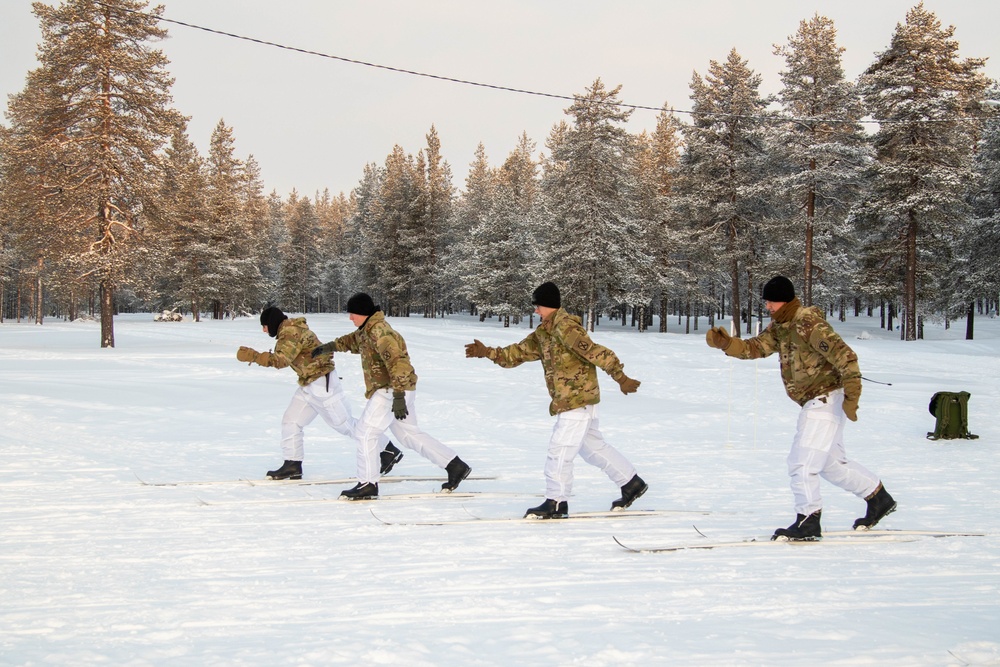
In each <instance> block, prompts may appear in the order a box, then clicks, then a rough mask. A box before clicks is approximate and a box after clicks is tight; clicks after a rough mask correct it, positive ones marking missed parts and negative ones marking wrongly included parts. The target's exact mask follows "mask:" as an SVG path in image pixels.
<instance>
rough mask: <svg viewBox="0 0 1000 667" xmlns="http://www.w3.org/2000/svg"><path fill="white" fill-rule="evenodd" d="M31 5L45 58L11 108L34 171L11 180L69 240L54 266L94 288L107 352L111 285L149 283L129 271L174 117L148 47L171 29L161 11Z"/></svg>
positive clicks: (126, 1) (157, 61) (86, 2)
mask: <svg viewBox="0 0 1000 667" xmlns="http://www.w3.org/2000/svg"><path fill="white" fill-rule="evenodd" d="M33 12H34V14H35V16H37V17H38V19H39V23H40V25H41V31H42V42H41V44H40V45H39V51H38V60H39V63H40V64H39V67H38V68H37V69H35V70H33V71H32V72H30V73H29V74H28V78H27V82H26V85H25V91H24V92H23V93H22V94H20V95H18V96H15V97H13V98H12V99H11V103H10V107H9V109H10V113H9V116H10V117H11V119H12V121H13V125H12V131H13V132H14V134H15V135H16V136H17V140H16V143H17V146H18V168H19V169H21V170H28V171H30V173H31V176H30V177H28V178H26V179H24V180H22V179H15V184H16V185H20V186H22V187H26V188H29V189H30V194H31V195H33V196H35V197H36V201H37V204H36V214H37V215H38V216H39V217H38V218H37V219H38V220H39V221H44V223H43V224H44V225H46V226H47V227H49V228H50V229H52V230H60V232H61V233H62V234H63V235H64V239H65V240H64V243H62V244H60V245H59V246H58V248H59V254H60V255H61V256H60V257H59V258H57V261H60V262H62V263H63V265H64V266H66V267H72V268H73V270H75V271H76V274H75V278H76V280H79V281H86V280H88V279H90V278H92V279H93V280H94V281H96V283H97V284H98V285H99V288H100V305H101V347H113V346H114V342H115V341H114V298H115V290H116V289H117V288H118V287H119V286H120V285H122V284H125V283H127V282H128V281H130V280H131V281H135V282H140V281H142V280H143V278H144V277H143V276H140V275H136V274H135V272H134V271H133V268H134V263H135V257H136V256H137V253H140V252H141V249H142V245H143V237H142V227H143V224H144V223H143V217H142V212H143V209H144V207H145V206H147V205H149V204H150V202H149V198H150V197H151V196H153V191H154V189H155V187H156V184H157V182H158V181H159V178H158V172H159V170H160V169H161V165H160V155H159V152H160V150H161V149H162V147H163V146H164V145H165V144H166V142H167V141H168V139H169V138H170V136H171V135H172V133H173V131H174V128H175V127H176V126H177V124H178V122H179V121H180V116H179V115H178V114H177V113H176V112H175V111H174V110H173V109H171V108H170V104H171V97H170V92H169V91H170V86H171V85H172V84H173V80H172V79H171V78H170V76H169V75H168V73H167V71H166V66H167V59H166V58H165V57H164V55H163V53H162V52H161V51H159V50H156V49H153V48H151V47H150V46H149V42H151V41H154V40H158V39H162V38H163V37H165V36H166V31H165V30H163V29H162V28H160V26H159V23H158V17H159V16H160V15H161V14H162V12H163V7H161V6H158V7H153V8H148V7H147V3H146V2H141V1H138V0H104V1H103V2H96V0H66V1H65V2H63V3H62V4H61V5H59V6H58V7H49V6H47V5H45V4H42V3H40V2H36V3H35V4H34V5H33ZM22 201H23V199H22ZM45 234H46V235H49V234H53V235H54V232H45Z"/></svg>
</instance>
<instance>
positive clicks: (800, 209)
mask: <svg viewBox="0 0 1000 667" xmlns="http://www.w3.org/2000/svg"><path fill="white" fill-rule="evenodd" d="M836 39H837V31H836V29H835V28H834V25H833V21H831V20H830V19H828V18H826V17H824V16H820V15H818V14H817V15H815V16H814V17H813V18H812V19H810V20H808V21H802V22H800V23H799V30H798V32H797V33H796V34H795V35H792V36H791V37H789V39H788V44H787V45H786V46H775V54H776V55H779V56H783V57H784V59H785V65H786V69H785V70H784V71H783V72H782V73H781V81H782V84H783V87H782V90H781V93H780V94H779V100H780V101H781V103H782V106H783V107H784V111H785V113H786V114H787V115H788V116H789V117H790V118H791V120H789V121H788V122H787V123H784V124H783V125H782V126H781V127H780V131H779V133H778V136H777V137H776V138H775V141H774V145H775V147H776V150H777V152H778V153H779V156H778V159H780V160H782V161H783V162H784V163H785V165H784V166H785V171H784V173H783V174H782V175H781V177H780V178H778V179H777V180H776V182H775V184H776V186H777V187H776V190H777V191H778V192H783V193H785V195H786V197H787V201H788V203H789V210H788V215H787V216H782V218H783V220H782V224H783V225H786V226H790V227H791V229H792V230H794V231H795V232H796V236H797V238H795V239H790V241H792V243H794V245H792V247H796V246H799V245H801V246H802V248H803V253H802V255H801V261H800V260H799V256H796V257H795V259H794V260H792V261H790V262H789V261H788V260H789V259H790V258H789V257H788V247H789V246H788V245H786V244H785V243H777V245H778V246H779V247H783V251H782V253H781V255H783V256H784V263H785V265H784V266H781V263H782V262H781V258H776V259H778V262H776V263H777V264H778V266H775V270H776V272H782V273H784V272H785V271H786V270H788V269H790V268H791V267H794V268H795V269H796V270H797V272H800V275H802V277H803V279H802V285H801V290H800V298H801V300H802V303H803V304H805V305H807V306H809V305H812V304H813V301H814V290H813V283H814V280H816V278H817V276H822V282H824V283H825V284H826V285H827V286H828V287H834V288H836V287H838V286H846V284H847V279H848V269H849V268H850V263H848V262H843V261H835V260H837V259H840V258H841V257H842V256H844V255H851V254H853V253H852V252H850V251H851V248H843V247H841V248H838V247H837V246H838V244H842V241H843V239H846V238H851V237H853V234H850V233H849V232H848V231H847V229H846V228H845V221H846V218H847V213H848V212H849V209H850V206H851V204H852V203H853V202H854V200H855V199H856V198H857V195H858V190H859V189H860V183H861V175H862V174H861V170H862V169H863V167H864V166H865V165H866V163H867V161H868V159H869V152H868V150H867V147H866V144H865V141H864V133H863V132H862V129H861V125H860V124H859V123H858V120H859V119H860V118H861V116H862V109H861V102H860V99H859V97H858V94H857V92H856V91H855V89H854V86H853V85H852V84H851V83H850V82H849V81H847V80H845V78H844V70H843V67H842V66H841V55H842V54H843V52H844V48H843V47H840V46H838V45H837V41H836ZM789 222H791V225H789V224H788V223H789ZM799 234H801V236H799ZM769 238H770V239H771V240H772V241H779V239H780V233H779V234H775V235H773V236H770V237H769ZM771 247H774V246H773V245H772V246H771ZM789 265H790V266H789ZM838 278H839V280H838ZM839 293H840V294H842V292H839Z"/></svg>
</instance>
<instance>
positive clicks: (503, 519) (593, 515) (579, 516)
mask: <svg viewBox="0 0 1000 667" xmlns="http://www.w3.org/2000/svg"><path fill="white" fill-rule="evenodd" d="M371 514H372V516H373V517H375V518H376V519H378V520H379V522H380V523H383V524H385V525H388V526H453V525H461V524H470V523H537V524H543V523H544V524H554V523H563V522H566V521H592V520H595V519H609V520H611V519H641V518H644V517H653V516H663V515H669V514H709V512H704V511H698V510H655V509H651V510H617V511H595V512H576V513H574V514H569V515H567V516H564V517H561V518H558V519H540V518H537V517H533V516H475V515H473V514H469V516H467V517H465V518H459V519H417V520H406V519H398V520H396V519H387V518H384V517H382V516H380V515H378V514H376V513H375V511H374V510H372V513H371Z"/></svg>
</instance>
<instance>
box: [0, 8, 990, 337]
mask: <svg viewBox="0 0 1000 667" xmlns="http://www.w3.org/2000/svg"><path fill="white" fill-rule="evenodd" d="M162 11H163V8H162V7H151V6H149V4H148V3H147V2H145V1H143V0H104V1H98V0H64V1H63V2H61V3H60V4H59V5H58V6H55V7H50V6H48V5H45V4H43V3H35V4H34V13H35V15H36V17H37V18H38V21H39V25H40V27H41V31H42V41H41V43H40V44H39V50H38V54H39V55H38V67H36V68H35V69H33V70H31V71H29V72H28V73H27V75H26V77H25V84H24V88H23V89H22V90H21V91H20V92H19V93H17V94H16V95H12V96H10V99H9V102H8V106H7V111H6V115H5V117H6V121H7V122H6V123H5V124H2V125H0V322H3V321H6V320H16V321H25V320H27V321H34V322H36V323H39V324H41V323H42V322H43V321H44V318H45V317H58V318H65V319H69V320H75V319H77V318H81V317H94V318H98V319H99V320H100V322H101V341H100V344H101V346H102V347H113V346H114V316H115V314H116V313H120V312H151V313H161V312H163V311H169V312H171V313H180V314H185V315H187V316H188V317H191V318H193V319H195V320H199V319H201V318H205V317H211V318H224V317H235V316H241V315H248V314H255V313H257V312H259V311H260V309H261V308H262V307H263V306H265V305H267V304H276V305H279V306H280V307H281V308H282V309H284V310H285V311H288V312H299V313H310V312H331V311H339V310H341V309H342V307H343V304H344V303H345V302H346V300H347V298H348V297H349V296H350V295H351V294H353V293H355V292H358V291H365V292H368V293H370V294H371V295H372V296H373V297H374V298H375V301H376V303H379V304H381V306H382V308H383V309H384V310H385V311H386V313H387V314H388V315H391V316H422V317H443V316H447V315H448V314H450V313H457V312H467V313H473V314H478V315H479V316H480V317H481V318H484V319H485V318H499V321H501V322H503V323H507V324H509V323H510V322H512V321H513V322H517V321H519V320H520V319H521V318H524V317H526V316H528V314H529V313H530V312H531V305H530V303H529V301H530V295H531V290H532V288H533V287H534V286H536V285H537V284H538V283H540V282H542V281H546V280H552V281H555V282H556V283H557V284H558V285H559V286H560V288H561V289H562V292H563V294H564V298H563V304H564V306H565V307H566V308H568V309H570V310H571V311H573V312H575V313H578V314H580V315H581V316H582V317H583V318H584V320H585V322H586V323H587V324H588V326H589V327H590V328H591V329H592V328H593V326H594V324H595V323H596V322H598V321H600V319H601V318H610V319H613V320H615V321H620V323H621V325H622V326H632V327H635V328H637V329H638V330H639V331H647V330H658V331H660V332H665V331H668V329H669V330H671V331H692V330H693V329H697V328H698V324H699V319H701V318H703V319H706V320H707V321H708V323H709V324H711V325H714V324H715V323H716V322H731V327H732V328H733V329H734V331H736V332H740V331H743V332H752V331H753V327H754V326H756V324H757V323H760V322H761V320H762V319H763V316H764V313H763V312H762V311H763V308H762V304H761V303H760V301H759V298H758V296H757V295H758V294H759V291H760V286H761V285H762V284H763V283H764V282H766V281H767V280H768V279H769V278H770V277H771V276H773V275H775V274H778V273H780V274H784V275H786V276H789V277H790V278H792V280H793V281H794V282H795V284H796V287H797V290H798V293H799V297H800V299H801V300H802V302H803V303H804V304H805V305H816V306H819V307H821V308H823V309H824V310H825V311H826V312H827V313H828V317H831V318H840V319H844V318H845V317H846V316H847V314H848V313H854V314H860V313H865V314H868V315H873V314H875V315H878V316H879V317H880V319H881V322H882V326H883V327H885V328H887V329H890V330H894V329H895V328H896V327H897V326H898V328H899V336H900V338H901V339H902V340H907V341H911V340H917V339H919V338H921V337H922V327H923V324H924V322H925V320H928V319H931V320H933V321H941V320H944V321H945V322H947V323H951V322H953V321H959V320H961V321H962V322H963V323H964V325H965V327H966V337H967V338H972V337H973V336H974V321H975V317H976V316H977V315H979V316H983V315H986V316H993V315H995V314H996V312H997V307H998V295H1000V262H998V261H997V258H998V256H1000V253H998V251H1000V108H998V107H1000V89H998V88H997V84H996V82H995V81H992V80H991V79H989V78H988V77H986V76H985V75H984V74H983V71H982V70H983V67H984V64H985V58H974V57H973V58H969V57H965V58H963V57H960V56H959V54H958V50H959V44H958V42H957V40H956V39H955V38H954V32H955V29H954V27H950V26H943V25H942V24H941V22H940V21H939V20H938V18H937V17H936V16H935V15H934V14H933V13H932V12H930V11H928V10H926V9H925V8H924V7H923V5H922V4H918V5H916V6H915V7H913V8H912V9H911V10H910V11H909V12H908V13H907V14H906V16H905V20H903V21H901V22H900V23H899V24H898V25H897V28H896V30H895V32H894V33H893V34H892V35H887V41H888V46H887V48H886V49H885V50H884V51H882V52H880V53H878V54H876V57H875V59H874V61H873V62H871V63H870V64H869V65H868V67H867V68H866V69H865V70H864V72H863V73H862V74H861V75H860V76H859V77H858V78H857V79H856V80H853V81H852V80H848V79H847V78H846V77H845V74H844V71H843V67H842V64H841V55H842V53H843V48H842V47H840V46H839V45H838V43H837V31H836V27H835V26H834V24H833V22H832V21H831V20H830V19H828V18H826V17H823V16H820V15H815V16H813V17H811V18H806V19H803V20H802V21H801V22H800V24H799V29H798V31H797V33H796V34H794V35H793V36H792V37H791V38H790V39H789V40H788V42H787V43H786V44H784V45H782V46H776V47H775V53H776V54H777V55H780V56H781V57H782V58H783V60H784V69H783V70H782V71H781V73H780V77H781V82H782V87H781V90H780V92H779V93H778V94H777V95H765V94H763V93H762V92H761V91H760V87H761V75H760V74H759V73H758V72H755V71H754V70H753V69H751V68H750V67H749V65H748V62H747V61H746V60H745V59H744V58H743V57H741V55H740V54H739V53H738V52H737V51H736V50H735V49H734V50H732V51H730V52H729V53H728V54H727V55H726V57H725V58H724V59H720V60H718V61H716V60H711V61H709V62H708V63H707V67H706V69H705V71H704V73H703V74H699V73H695V74H694V75H693V76H692V79H691V82H690V91H691V102H690V112H686V113H683V114H682V113H678V112H676V111H674V110H673V109H672V108H671V107H670V106H669V105H668V104H666V103H665V104H664V106H663V109H662V110H661V111H660V112H659V114H658V116H657V120H656V126H655V130H653V131H651V132H645V131H644V132H641V133H638V134H633V133H630V132H628V131H627V130H626V129H625V126H626V123H627V121H628V120H629V118H630V116H631V114H632V112H633V110H632V109H630V108H629V107H628V105H624V104H623V103H622V101H621V98H620V86H617V87H616V86H614V85H611V84H606V83H605V82H603V81H601V80H600V79H596V80H595V81H594V82H593V84H592V85H590V86H589V87H587V88H586V89H585V90H583V91H582V92H580V93H579V94H576V95H574V100H573V101H572V103H571V104H569V106H568V107H567V108H566V109H565V116H564V117H563V118H560V119H555V120H554V124H553V126H552V128H551V130H550V132H549V135H548V136H547V137H545V138H544V141H543V143H542V145H541V146H539V144H538V142H537V141H536V139H534V138H532V137H529V136H527V134H523V135H522V136H521V137H520V138H519V141H518V144H517V147H516V149H515V150H513V151H512V152H511V153H510V154H509V155H507V156H506V158H504V159H503V161H502V162H499V163H492V164H491V162H490V160H489V158H488V157H487V155H486V153H485V150H484V149H483V147H482V145H480V149H479V150H478V151H477V152H476V154H475V155H474V156H473V157H472V160H471V163H470V165H469V169H468V176H467V177H466V178H465V181H464V183H461V184H456V183H455V182H454V178H453V175H452V169H451V166H450V165H449V164H448V163H447V162H446V161H445V160H444V159H443V158H442V155H441V138H440V135H439V134H438V129H437V128H436V127H435V126H431V127H430V128H428V132H427V134H426V145H425V146H422V147H419V148H418V149H417V150H416V151H415V152H413V151H412V150H408V149H406V148H404V147H402V146H398V145H397V146H395V147H394V148H393V149H392V151H391V153H390V154H389V155H387V156H385V157H384V158H383V159H381V160H379V159H378V158H376V159H374V160H373V161H372V162H370V163H368V164H366V165H359V169H360V171H361V176H360V179H359V181H358V183H357V185H356V186H355V187H354V189H353V190H352V191H351V192H349V193H344V192H341V193H338V194H333V193H331V192H329V191H324V192H316V193H312V194H308V193H300V192H297V191H292V192H291V193H289V194H288V195H287V196H281V195H279V194H278V193H277V192H275V191H273V190H272V191H270V192H268V189H267V187H266V185H265V184H264V183H263V181H262V178H261V170H260V165H258V164H257V162H256V161H255V160H254V158H253V157H252V156H248V157H242V156H239V155H236V151H235V139H234V136H235V133H236V132H237V131H238V129H237V128H233V127H229V126H227V125H226V123H225V122H224V120H220V121H219V122H218V124H217V125H216V126H215V129H214V131H213V132H212V136H211V141H210V145H209V149H208V151H207V152H206V153H205V154H200V153H199V151H198V149H197V148H196V146H195V144H194V142H192V140H191V138H190V137H189V136H188V134H187V121H188V120H189V119H188V118H187V117H185V116H184V115H183V113H182V110H178V109H174V108H172V106H171V96H170V87H171V85H172V83H173V79H172V78H171V76H170V72H169V62H167V59H166V58H165V56H164V55H163V53H162V52H161V51H160V50H158V49H157V48H156V43H157V42H158V41H159V40H162V39H163V38H164V37H165V36H166V29H165V28H164V27H163V25H162V22H161V21H160V17H161V15H162Z"/></svg>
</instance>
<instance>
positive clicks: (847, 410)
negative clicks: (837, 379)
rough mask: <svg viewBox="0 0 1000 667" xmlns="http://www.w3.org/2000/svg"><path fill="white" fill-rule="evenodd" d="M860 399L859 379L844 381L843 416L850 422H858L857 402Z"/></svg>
mask: <svg viewBox="0 0 1000 667" xmlns="http://www.w3.org/2000/svg"><path fill="white" fill-rule="evenodd" d="M860 398H861V378H851V379H850V380H844V414H845V415H847V418H848V419H850V420H851V421H852V422H856V421H858V400H859V399H860Z"/></svg>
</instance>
